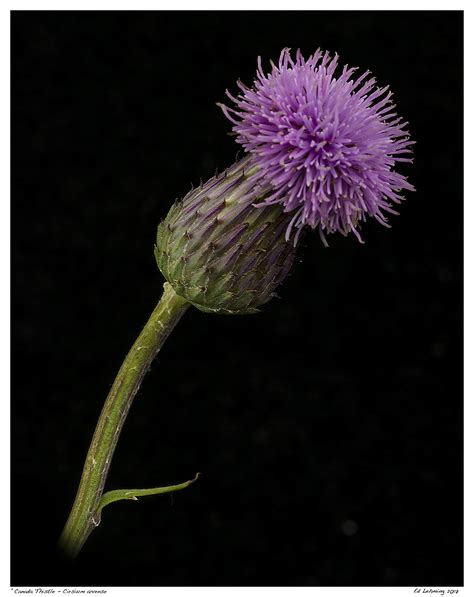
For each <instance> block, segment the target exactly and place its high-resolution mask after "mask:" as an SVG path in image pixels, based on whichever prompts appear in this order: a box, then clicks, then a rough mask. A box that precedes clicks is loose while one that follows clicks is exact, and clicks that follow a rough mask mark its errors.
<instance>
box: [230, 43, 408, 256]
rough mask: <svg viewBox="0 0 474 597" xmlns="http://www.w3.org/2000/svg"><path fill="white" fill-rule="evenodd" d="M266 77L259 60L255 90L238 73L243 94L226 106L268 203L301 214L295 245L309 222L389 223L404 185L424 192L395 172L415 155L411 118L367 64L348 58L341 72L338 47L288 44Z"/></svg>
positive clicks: (343, 226) (332, 225)
mask: <svg viewBox="0 0 474 597" xmlns="http://www.w3.org/2000/svg"><path fill="white" fill-rule="evenodd" d="M271 64H272V71H271V73H270V74H268V75H265V74H264V72H263V70H262V65H261V60H260V58H259V59H258V68H257V78H256V79H255V81H254V86H253V87H252V88H249V87H246V86H245V85H244V84H243V83H241V82H240V81H238V83H237V84H238V86H239V88H240V90H241V92H240V93H239V95H238V97H237V98H236V97H233V96H232V95H231V94H230V93H229V92H228V91H227V95H228V97H229V98H230V99H231V100H232V101H233V102H234V103H235V109H234V108H230V107H227V106H224V105H221V104H219V105H220V107H221V108H222V110H223V111H224V114H225V115H226V116H227V118H228V119H229V120H230V121H231V122H232V123H233V124H234V126H233V131H234V132H235V133H237V141H238V142H239V143H240V144H242V145H243V147H244V148H245V149H246V150H247V151H248V152H249V153H250V154H251V156H252V164H253V166H255V167H256V171H255V173H254V174H253V180H254V182H255V184H256V186H257V187H259V188H260V189H268V188H269V189H270V191H269V192H266V193H265V199H264V200H263V201H262V202H260V203H259V204H258V205H270V204H282V205H283V206H284V210H285V212H294V216H293V218H292V219H291V223H290V224H289V226H288V230H287V235H286V236H287V239H288V238H289V237H290V234H291V231H292V229H293V228H296V235H295V243H296V241H297V238H298V236H299V234H300V232H301V230H302V228H303V227H304V226H305V225H308V226H311V228H316V227H318V228H319V232H320V235H321V238H322V240H323V242H324V244H326V245H327V243H326V239H325V237H324V232H326V233H331V232H341V233H343V234H344V235H346V234H347V233H348V232H350V231H352V232H354V234H355V235H356V236H357V238H358V239H359V240H360V241H361V242H362V240H361V238H360V235H359V232H358V230H357V227H358V225H359V223H360V222H361V221H365V218H366V215H369V216H373V217H374V218H375V219H376V220H377V221H378V222H380V223H381V224H383V225H384V226H389V225H388V224H387V220H386V217H385V215H384V212H388V213H393V214H396V213H397V212H396V211H394V209H393V207H392V205H393V204H394V203H400V201H401V200H402V199H403V197H402V196H401V195H400V193H401V191H402V190H403V189H405V190H411V191H412V190H414V187H413V186H412V185H411V184H409V182H408V181H407V179H406V177H405V176H403V175H402V174H399V173H397V172H395V171H394V167H395V165H396V163H397V162H412V159H411V158H410V157H406V156H407V155H409V154H411V153H412V152H411V149H410V146H411V145H412V144H413V143H414V141H410V140H409V133H408V131H407V130H406V128H405V127H406V125H407V123H406V122H402V119H401V118H399V117H397V115H396V113H395V111H394V108H395V106H394V104H393V102H392V101H391V96H392V93H391V92H388V87H384V88H379V87H375V79H374V78H370V79H368V76H369V72H370V71H366V72H365V73H364V74H362V75H360V76H359V77H358V78H355V77H354V73H355V72H356V70H357V69H356V68H349V67H348V66H344V68H343V69H342V73H341V74H340V75H339V76H337V75H335V71H336V68H337V65H338V56H337V54H336V55H335V56H334V57H332V58H331V56H330V55H329V53H328V52H326V53H324V54H323V53H322V52H321V51H320V50H317V51H316V52H315V54H313V55H312V56H310V57H309V58H308V60H305V59H304V58H303V56H302V54H301V52H300V51H299V50H298V51H297V53H296V59H295V60H293V59H292V58H291V55H290V50H289V49H288V48H285V49H284V50H283V51H282V52H281V54H280V59H279V62H278V66H276V65H275V64H273V62H272V63H271Z"/></svg>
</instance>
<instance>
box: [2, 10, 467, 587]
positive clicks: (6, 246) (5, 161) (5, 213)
mask: <svg viewBox="0 0 474 597" xmlns="http://www.w3.org/2000/svg"><path fill="white" fill-rule="evenodd" d="M268 9H271V10H289V5H288V0H272V1H270V0H238V1H235V0H211V1H209V0H208V1H207V2H197V1H193V0H173V2H172V3H171V2H160V1H156V0H155V1H152V0H146V1H145V0H136V1H135V2H134V3H131V2H125V1H116V2H112V1H102V2H100V1H98V0H94V1H91V0H82V1H81V2H80V3H79V2H64V1H63V2H60V1H58V0H55V1H52V2H51V1H50V2H47V3H44V4H43V3H39V2H33V1H29V2H10V3H9V7H8V9H2V10H1V12H0V44H1V51H0V64H1V72H2V79H1V80H2V81H3V82H4V85H3V92H2V93H1V94H0V100H1V102H2V119H1V130H0V139H1V141H2V159H1V160H0V168H1V179H0V180H1V181H2V183H3V193H2V201H1V207H2V217H1V218H0V228H1V229H0V243H1V247H0V265H1V268H2V276H1V278H0V279H1V280H2V282H3V284H4V287H3V288H2V292H1V293H0V297H1V300H2V309H1V311H0V313H1V316H0V338H1V351H2V353H1V357H2V358H1V359H0V363H1V366H2V372H1V375H0V380H1V383H2V386H3V387H2V389H3V391H2V408H3V409H4V412H3V413H2V415H3V416H1V417H0V422H1V425H2V428H1V432H0V442H1V445H0V454H1V457H2V464H3V465H4V467H2V470H3V474H4V479H5V478H9V456H10V450H9V447H10V429H9V421H10V408H9V396H10V356H9V355H10V346H9V336H10V334H9V330H10V285H9V280H10V201H9V199H10V94H9V87H10V86H9V84H7V81H8V83H9V81H10V12H9V11H10V10H268ZM381 9H383V10H464V11H465V15H464V18H465V77H466V79H465V106H467V108H468V109H467V110H465V139H466V140H467V143H466V142H465V143H464V146H465V152H466V153H465V156H466V157H465V161H464V163H465V166H467V165H469V166H470V167H471V168H472V164H473V159H472V158H473V156H472V149H471V139H473V135H472V133H473V132H474V131H473V126H472V124H473V119H472V110H473V107H474V94H473V91H472V76H471V75H470V73H471V72H472V70H473V61H472V60H471V58H472V48H473V43H472V37H473V31H472V26H471V25H472V23H471V10H470V8H469V7H468V5H467V2H459V1H457V2H451V3H448V2H441V1H437V0H431V1H429V2H428V1H423V2H420V1H410V0H399V1H398V2H396V3H395V2H389V3H388V2H385V3H384V4H383V5H381V2H380V1H377V2H376V1H374V0H372V1H364V2H358V3H357V4H355V3H351V2H348V1H345V2H343V1H338V0H332V1H331V2H330V3H329V4H326V3H323V2H315V1H314V0H313V1H311V2H310V1H309V0H304V1H302V0H299V1H296V2H292V3H291V10H381ZM400 35H401V36H403V35H404V32H403V31H400ZM442 76H443V73H442V72H440V77H442ZM7 88H8V91H7ZM456 108H457V107H456V106H454V107H453V108H452V109H456ZM446 109H450V107H449V106H446ZM445 134H449V131H440V135H441V137H442V135H445ZM440 142H441V141H440ZM465 171H466V173H467V174H468V173H469V171H468V170H467V168H466V169H465ZM473 191H474V189H473V183H472V182H471V179H470V177H469V176H465V193H464V196H465V208H464V209H465V212H464V217H465V220H464V237H465V291H464V297H465V338H466V339H465V467H464V470H465V509H464V511H465V557H464V561H465V587H467V589H468V591H469V590H472V588H473V586H474V582H473V575H472V564H471V567H470V566H469V562H473V561H474V557H473V550H472V535H473V532H474V525H473V516H474V514H473V508H472V504H474V492H473V474H472V457H471V456H472V450H473V433H472V432H471V429H470V426H469V425H470V424H472V422H473V416H472V414H473V403H472V401H473V399H474V387H473V383H472V369H473V363H474V359H473V353H472V338H473V333H472V332H473V317H472V308H470V306H471V305H474V293H473V275H472V255H473V236H474V235H473V232H472V230H471V227H470V223H471V222H472V221H473V220H474V217H473V216H474V213H473V212H474V208H473V201H474V192H473ZM446 203H447V204H446V218H447V221H446V224H445V225H449V218H450V217H452V218H458V217H461V214H459V213H456V212H453V210H452V209H451V208H450V205H449V197H447V198H446ZM439 242H440V243H442V242H443V230H442V229H440V230H439ZM0 511H1V512H2V513H3V515H4V516H9V512H10V499H9V491H7V490H6V487H5V485H4V490H3V491H2V492H0ZM5 527H6V524H5V525H4V527H3V528H5ZM0 542H1V543H0V549H1V552H0V553H1V554H2V557H1V558H0V562H1V564H0V594H1V595H7V594H8V595H12V594H15V589H12V588H10V585H9V582H10V579H9V577H10V546H9V533H8V534H7V533H5V532H3V533H1V534H0ZM18 588H20V587H18ZM43 588H46V587H43ZM72 588H73V587H68V589H69V590H70V589H72ZM93 588H98V589H106V590H107V595H114V596H115V595H117V596H126V595H130V594H131V593H132V592H133V595H152V594H153V595H156V594H157V592H159V594H160V595H165V596H166V595H173V596H180V595H184V594H188V593H192V594H193V595H196V596H201V595H203V596H204V595H206V596H207V595H211V594H212V595H221V594H226V595H241V594H242V595H243V594H245V596H246V597H251V596H252V595H254V594H258V595H259V596H261V595H263V596H265V595H272V596H280V595H293V594H298V595H316V596H317V597H320V596H321V597H324V596H326V595H328V596H331V597H338V596H339V595H349V596H350V597H372V596H374V597H379V596H380V595H389V596H392V595H393V596H398V595H411V594H415V591H414V589H415V587H271V588H268V587H148V588H133V590H132V589H131V588H130V587H112V588H110V587H93ZM419 588H420V589H421V591H420V594H423V590H426V591H428V590H429V587H419ZM56 589H57V592H56V593H55V594H56V595H63V594H69V595H71V594H78V593H71V592H69V593H65V592H64V589H65V587H56ZM77 589H85V590H86V593H85V594H87V587H80V588H79V587H77ZM432 589H433V590H438V591H439V592H437V593H425V594H432V595H433V594H435V595H442V594H443V593H442V592H441V591H444V595H447V594H448V592H447V589H448V587H432ZM463 592H464V590H463V589H462V588H459V593H458V594H461V593H463ZM16 594H19V593H18V592H16ZM99 594H100V593H99Z"/></svg>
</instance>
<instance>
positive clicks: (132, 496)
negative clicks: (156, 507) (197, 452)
mask: <svg viewBox="0 0 474 597" xmlns="http://www.w3.org/2000/svg"><path fill="white" fill-rule="evenodd" d="M199 475H200V473H196V476H195V477H194V479H191V480H190V481H185V482H184V483H180V484H179V485H168V487H153V488H151V489H114V490H113V491H108V492H107V493H104V494H103V496H102V498H101V500H100V502H99V507H98V508H97V512H96V516H98V517H99V519H100V516H101V512H102V509H103V508H104V507H105V506H108V505H109V504H112V503H113V502H118V501H120V500H135V501H137V500H138V498H139V497H142V496H144V495H159V494H161V493H170V492H172V491H180V490H181V489H186V487H189V486H190V485H191V484H192V483H194V481H196V480H197V478H198V477H199Z"/></svg>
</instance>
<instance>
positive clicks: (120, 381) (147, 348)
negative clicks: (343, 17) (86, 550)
mask: <svg viewBox="0 0 474 597" xmlns="http://www.w3.org/2000/svg"><path fill="white" fill-rule="evenodd" d="M188 307H189V303H188V302H187V301H185V300H184V299H182V298H181V297H179V296H178V295H177V294H176V293H175V292H174V290H173V288H172V287H171V286H170V285H169V284H168V283H167V282H166V283H165V285H164V292H163V296H162V297H161V300H160V302H159V303H158V305H157V306H156V308H155V310H154V311H153V313H152V314H151V317H150V319H149V320H148V322H147V323H146V325H145V327H144V328H143V330H142V332H141V333H140V335H139V336H138V338H137V340H136V341H135V344H134V345H133V346H132V348H131V349H130V352H129V353H128V355H127V356H126V358H125V360H124V362H123V364H122V366H121V368H120V371H119V372H118V374H117V377H116V378H115V381H114V384H113V386H112V388H111V390H110V392H109V395H108V396H107V400H106V401H105V404H104V407H103V409H102V412H101V414H100V417H99V420H98V422H97V427H96V429H95V432H94V436H93V438H92V443H91V445H90V447H89V452H88V454H87V458H86V462H85V464H84V470H83V472H82V477H81V482H80V484H79V489H78V491H77V495H76V499H75V501H74V504H73V507H72V510H71V513H70V514H69V518H68V520H67V522H66V526H65V527H64V530H63V532H62V535H61V538H60V540H59V545H60V548H61V549H62V550H63V551H64V552H65V553H66V554H67V555H69V556H70V557H75V556H77V554H78V553H79V551H80V550H81V548H82V546H83V545H84V543H85V542H86V540H87V538H88V536H89V535H90V533H91V532H92V531H93V530H94V528H95V527H96V526H98V525H99V523H100V511H98V508H99V504H100V500H101V497H102V493H103V491H104V485H105V480H106V478H107V474H108V472H109V467H110V463H111V461H112V456H113V453H114V450H115V446H116V445H117V441H118V438H119V435H120V432H121V430H122V427H123V424H124V422H125V419H126V417H127V414H128V411H129V409H130V406H131V404H132V402H133V398H134V397H135V394H136V393H137V391H138V389H139V387H140V384H141V382H142V380H143V378H144V376H145V374H146V372H147V371H148V368H149V367H150V364H151V363H152V361H153V359H154V358H155V356H156V354H157V353H158V351H159V350H160V348H161V347H162V346H163V344H164V342H165V340H166V338H167V337H168V335H169V334H170V332H171V331H172V330H173V328H174V327H175V325H176V324H177V323H178V321H179V320H180V318H181V316H182V315H183V314H184V313H185V311H186V309H187V308H188Z"/></svg>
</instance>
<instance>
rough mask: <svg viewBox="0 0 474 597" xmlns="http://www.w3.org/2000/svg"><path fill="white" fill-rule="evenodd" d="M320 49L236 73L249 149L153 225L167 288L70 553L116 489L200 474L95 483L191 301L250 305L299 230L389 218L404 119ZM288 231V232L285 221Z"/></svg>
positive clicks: (108, 431)
mask: <svg viewBox="0 0 474 597" xmlns="http://www.w3.org/2000/svg"><path fill="white" fill-rule="evenodd" d="M337 62H338V58H337V56H335V57H333V58H331V57H330V55H329V54H328V53H325V54H322V53H321V52H320V51H319V50H318V51H317V52H316V53H315V54H314V55H313V56H311V57H310V58H309V59H308V60H306V61H305V60H304V58H303V57H302V55H301V53H300V52H299V50H298V52H297V54H296V59H295V60H293V59H292V58H291V56H290V52H289V50H288V49H285V50H283V52H282V53H281V55H280V60H279V63H278V66H275V65H274V64H272V72H271V73H270V74H269V75H267V76H266V75H265V74H264V73H263V70H262V66H261V63H260V60H259V62H258V70H257V79H256V81H255V85H254V87H253V88H248V87H246V86H245V85H243V84H242V83H239V87H240V90H241V93H240V95H239V97H238V98H234V97H233V96H232V95H230V94H229V93H228V96H229V97H230V98H231V100H233V102H234V104H235V105H236V108H230V107H226V106H222V109H223V110H224V113H225V114H226V116H227V117H228V118H229V119H230V120H231V121H232V122H233V124H234V127H233V130H234V132H235V133H236V134H237V141H238V142H239V143H241V144H242V145H243V146H244V148H245V150H246V152H247V155H246V156H245V157H244V158H243V159H242V160H240V161H239V162H237V163H235V164H234V165H233V166H232V167H231V168H229V169H228V170H226V171H225V172H223V173H221V174H219V175H216V176H215V177H214V178H211V179H210V180H209V181H208V182H206V183H205V184H204V185H201V186H200V187H199V188H198V189H196V190H192V191H191V192H190V193H188V195H186V197H185V198H184V199H183V200H182V201H178V202H177V203H175V205H174V206H173V207H172V208H171V210H170V211H169V213H168V215H167V216H166V218H165V219H164V221H163V222H162V223H161V224H160V225H159V226H158V233H157V242H156V247H155V256H156V261H157V264H158V267H159V268H160V270H161V272H162V273H163V275H164V276H165V278H166V280H167V282H166V283H165V284H164V292H163V296H162V298H161V300H160V302H159V303H158V305H157V306H156V307H155V309H154V311H153V313H152V314H151V316H150V319H149V320H148V322H147V324H146V325H145V327H144V328H143V330H142V332H141V333H140V335H139V336H138V338H137V340H136V341H135V343H134V345H133V346H132V348H131V350H130V352H129V353H128V355H127V357H126V358H125V360H124V362H123V364H122V367H121V368H120V370H119V372H118V374H117V377H116V379H115V382H114V384H113V385H112V388H111V390H110V392H109V395H108V397H107V400H106V402H105V405H104V408H103V410H102V413H101V415H100V419H99V421H98V424H97V427H96V430H95V433H94V437H93V440H92V443H91V445H90V448H89V452H88V456H87V459H86V462H85V465H84V470H83V473H82V478H81V482H80V484H79V489H78V492H77V495H76V499H75V501H74V505H73V507H72V510H71V513H70V515H69V518H68V520H67V523H66V526H65V527H64V530H63V533H62V535H61V539H60V543H61V546H62V548H63V550H64V551H65V552H66V553H68V554H69V555H71V556H76V555H77V554H78V553H79V551H80V549H81V548H82V546H83V545H84V543H85V541H86V540H87V537H88V536H89V534H90V533H91V532H92V530H93V529H94V528H96V527H97V526H98V524H99V522H100V518H101V513H102V510H103V508H104V507H105V506H107V505H108V504H110V503H113V502H115V501H118V500H123V499H126V500H130V499H133V500H136V499H137V497H139V496H144V495H155V494H162V493H167V492H170V491H177V490H180V489H184V488H186V487H188V486H189V485H190V484H191V483H193V482H194V481H195V480H196V479H197V475H196V477H194V479H192V480H190V481H186V482H185V483H180V484H178V485H169V486H166V487H154V488H151V489H120V490H113V491H109V492H107V493H105V494H104V493H103V490H104V484H105V480H106V477H107V473H108V470H109V466H110V462H111V459H112V456H113V453H114V450H115V446H116V443H117V440H118V436H119V434H120V431H121V429H122V426H123V424H124V421H125V418H126V416H127V412H128V410H129V408H130V406H131V404H132V401H133V399H134V396H135V395H136V393H137V391H138V389H139V387H140V384H141V381H142V379H143V377H144V376H145V374H146V372H147V370H148V368H149V367H150V364H151V363H152V361H153V359H154V358H155V356H156V354H157V352H158V351H159V350H160V349H161V347H162V345H163V344H164V342H165V341H166V338H167V337H168V335H169V334H170V332H171V331H172V330H173V329H174V327H175V325H176V324H177V323H178V321H179V320H180V318H181V317H182V315H183V314H184V312H185V311H186V309H187V308H188V307H189V306H190V305H194V306H196V307H197V308H198V309H201V310H202V311H207V312H212V313H227V314H235V313H254V312H255V311H257V310H258V307H259V306H260V305H262V304H264V303H266V302H267V301H268V300H270V298H271V297H272V296H274V290H275V288H276V287H277V286H278V284H280V282H282V281H283V280H284V278H285V277H286V275H287V273H288V272H289V270H290V267H291V264H292V261H293V257H294V254H295V250H296V245H297V243H298V239H299V236H300V233H301V230H302V229H303V228H304V227H305V226H306V227H311V228H318V229H319V232H320V235H321V238H322V239H323V242H324V243H326V241H325V237H324V233H325V232H326V233H327V232H329V233H332V232H342V233H343V234H347V233H349V232H350V231H352V232H354V234H355V235H356V236H357V237H358V238H359V240H360V235H359V232H358V230H357V228H358V226H359V224H360V222H361V221H363V220H365V218H366V216H373V217H374V218H375V219H376V220H378V221H379V222H380V223H382V224H384V225H387V222H386V218H385V215H384V212H388V213H396V212H394V210H393V207H392V204H393V203H399V202H400V201H401V199H402V195H401V194H400V193H401V191H403V190H413V187H412V186H411V185H410V184H409V183H408V182H407V180H406V178H405V177H404V176H403V175H401V174H399V173H397V172H395V171H394V167H395V165H396V164H397V162H409V161H411V158H409V157H403V156H407V155H409V154H410V153H411V151H410V146H411V144H412V141H410V140H409V138H408V132H407V131H406V128H405V127H406V123H404V122H402V121H401V119H400V118H398V117H397V116H396V114H395V112H394V105H393V103H392V101H391V93H388V88H383V89H379V88H376V87H375V79H368V80H367V77H368V74H369V73H368V72H366V73H364V74H363V75H361V76H360V77H358V78H357V79H355V80H354V79H353V75H354V73H355V71H356V69H354V68H348V67H347V66H345V67H344V68H343V70H342V73H341V74H340V75H339V76H336V75H335V72H336V68H337ZM293 231H294V232H295V233H294V235H293V239H292V242H288V241H289V239H290V236H292V232H293Z"/></svg>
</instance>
